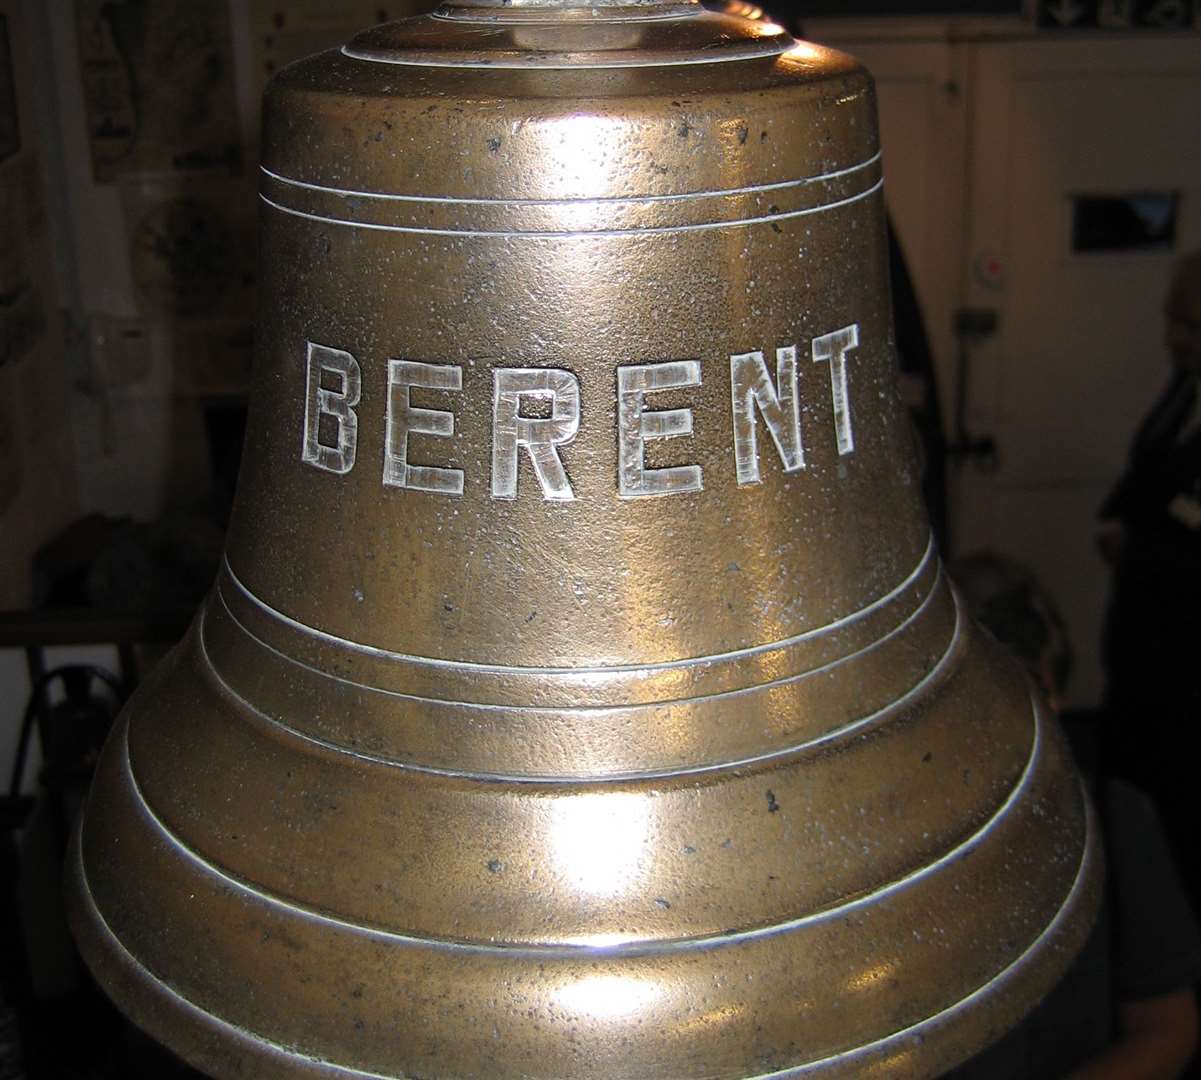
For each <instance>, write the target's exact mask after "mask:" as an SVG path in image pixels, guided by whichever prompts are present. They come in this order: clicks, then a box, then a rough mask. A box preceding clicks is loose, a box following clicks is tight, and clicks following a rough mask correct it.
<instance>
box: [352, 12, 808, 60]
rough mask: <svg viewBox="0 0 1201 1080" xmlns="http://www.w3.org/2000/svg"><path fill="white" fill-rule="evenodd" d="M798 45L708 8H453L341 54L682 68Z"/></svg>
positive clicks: (377, 32) (383, 30)
mask: <svg viewBox="0 0 1201 1080" xmlns="http://www.w3.org/2000/svg"><path fill="white" fill-rule="evenodd" d="M797 44H798V43H797V42H796V41H795V40H794V39H793V38H792V37H791V36H790V35H789V34H788V33H787V31H785V30H784V28H783V27H781V26H778V25H776V24H775V23H770V22H764V21H762V20H754V19H749V18H745V17H743V16H742V15H737V14H728V13H725V12H720V13H719V12H713V11H709V10H707V9H705V8H702V7H701V6H700V5H699V4H695V5H692V4H678V5H666V4H664V5H656V4H649V5H623V6H614V7H603V6H602V7H596V8H571V9H559V8H548V7H537V6H529V7H492V6H473V7H466V6H462V7H461V6H458V5H454V6H447V5H444V6H443V7H442V8H439V9H438V10H437V11H435V12H433V13H431V14H428V15H418V16H415V17H412V18H408V19H400V20H398V21H396V22H391V23H385V24H383V25H381V26H377V27H372V28H371V29H369V30H364V31H362V32H361V33H359V34H357V35H355V37H353V38H352V39H351V40H350V41H349V42H348V43H347V44H345V45H343V46H342V50H341V51H342V54H343V55H344V56H346V57H348V58H350V59H352V60H359V61H365V62H370V63H377V64H399V65H407V66H418V67H456V68H461V67H466V68H497V69H517V70H526V69H576V68H614V67H616V68H629V67H676V66H679V65H689V64H714V63H727V62H731V61H740V60H756V59H763V58H770V57H775V56H780V55H782V54H784V53H786V52H788V51H789V50H791V49H793V48H795V47H796V46H797Z"/></svg>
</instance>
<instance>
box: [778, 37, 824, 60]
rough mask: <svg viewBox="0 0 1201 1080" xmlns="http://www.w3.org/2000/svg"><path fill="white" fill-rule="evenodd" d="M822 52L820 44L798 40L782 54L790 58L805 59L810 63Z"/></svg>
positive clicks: (817, 58)
mask: <svg viewBox="0 0 1201 1080" xmlns="http://www.w3.org/2000/svg"><path fill="white" fill-rule="evenodd" d="M822 52H823V50H822V47H821V46H820V45H813V44H811V43H810V42H808V41H798V42H797V43H796V44H795V45H794V46H793V47H792V48H791V49H789V50H788V51H787V52H785V53H784V55H785V56H786V57H788V58H789V59H791V60H806V61H809V62H811V63H812V62H814V61H816V60H819V59H820V58H821V55H822Z"/></svg>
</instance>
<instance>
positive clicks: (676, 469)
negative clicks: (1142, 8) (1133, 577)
mask: <svg viewBox="0 0 1201 1080" xmlns="http://www.w3.org/2000/svg"><path fill="white" fill-rule="evenodd" d="M881 185H882V170H881V162H880V156H879V149H878V143H877V133H876V121H875V105H874V101H873V91H872V87H871V82H870V79H869V77H868V76H867V75H866V73H865V72H864V71H863V70H862V69H861V68H860V67H858V66H857V65H856V64H855V63H854V62H853V61H851V60H849V59H848V58H846V57H844V56H841V55H839V54H836V53H833V52H830V51H827V50H823V49H818V48H815V47H812V46H808V45H796V44H795V43H793V42H791V40H790V39H787V38H786V37H785V36H784V35H783V34H782V32H780V31H779V30H778V29H777V28H774V27H771V26H770V25H768V24H762V23H751V22H747V21H745V20H741V19H737V18H734V17H731V16H728V15H712V14H704V13H701V12H700V11H699V9H695V8H691V7H689V6H688V5H683V6H680V7H674V8H668V7H655V6H647V7H642V8H622V9H610V8H604V7H601V8H595V9H581V10H578V11H575V10H567V11H551V10H543V9H540V8H536V7H535V8H527V7H520V6H518V7H513V8H494V9H463V8H457V9H456V8H450V9H445V10H444V11H442V12H441V14H440V15H439V16H437V17H434V18H429V17H427V18H425V19H420V20H410V21H407V22H404V23H398V24H392V25H391V26H387V27H381V28H379V29H377V30H375V31H371V32H369V33H367V34H364V35H361V36H360V37H359V38H357V39H356V40H355V41H354V42H352V43H351V44H350V45H349V46H347V47H346V48H345V49H344V50H340V51H334V52H331V53H327V54H323V55H321V56H319V57H315V58H312V59H310V60H307V61H303V62H302V63H300V64H298V65H295V66H293V67H291V68H289V69H287V70H286V71H285V72H283V73H282V74H281V75H280V76H278V77H277V78H276V79H275V80H274V81H273V82H272V84H271V86H270V88H269V90H268V93H267V98H266V102H265V113H264V168H263V178H262V199H263V202H262V208H261V214H262V233H261V275H260V288H261V315H260V322H259V342H260V344H259V352H258V362H257V367H256V373H255V386H254V391H253V398H252V410H251V421H250V427H249V432H248V439H247V446H246V451H245V456H244V462H245V464H244V466H243V473H242V476H241V479H240V483H239V491H238V497H237V507H236V511H235V519H234V522H233V525H232V529H231V534H230V538H229V543H228V551H227V559H226V565H225V566H224V568H223V570H222V572H221V574H220V576H219V580H218V581H217V583H216V585H215V587H214V589H213V592H212V594H211V596H210V598H209V600H208V601H207V603H206V605H205V607H204V609H203V610H202V611H201V613H200V615H199V616H198V618H197V620H196V623H195V625H194V627H193V629H192V631H191V633H190V635H189V637H188V639H187V640H186V641H185V642H184V643H183V644H182V645H181V646H180V647H179V649H178V650H177V651H176V652H175V653H174V654H173V656H172V657H171V659H170V660H169V661H168V662H167V663H165V664H164V665H163V666H162V668H160V669H159V671H158V672H157V673H156V674H155V675H154V677H152V678H151V679H150V680H149V681H148V682H147V684H146V685H145V686H144V687H143V688H142V690H141V691H140V692H139V694H138V695H137V696H136V698H135V700H134V701H133V702H132V703H131V705H130V706H129V708H128V710H127V712H126V714H125V716H124V718H123V719H122V721H121V723H120V724H119V727H118V729H117V730H116V731H115V732H114V734H113V736H112V739H111V740H110V743H109V745H108V747H107V749H106V752H105V755H104V758H103V760H102V763H101V765H100V768H99V770H98V774H97V779H96V783H95V786H94V788H93V792H92V795H91V798H90V802H89V805H88V808H87V812H86V816H85V820H84V822H83V826H82V831H81V838H80V843H79V844H78V846H77V849H76V851H75V852H74V854H73V856H72V858H73V860H74V861H73V872H74V880H73V884H72V887H71V904H72V910H73V918H74V920H75V925H76V929H77V933H78V935H79V938H80V941H81V945H82V947H83V950H84V953H85V956H86V957H87V959H88V960H89V962H90V964H91V965H92V967H93V969H94V970H95V971H96V973H97V975H98V976H99V978H100V980H101V982H102V983H103V984H104V985H105V986H106V987H107V988H108V989H109V991H110V993H112V994H113V996H114V997H115V999H116V1000H117V1001H118V1003H119V1004H120V1005H122V1007H124V1008H125V1009H126V1010H128V1011H129V1012H130V1013H131V1015H132V1016H133V1017H134V1018H135V1019H136V1020H137V1021H138V1022H139V1023H140V1024H142V1025H143V1026H145V1027H146V1028H147V1029H148V1030H149V1031H150V1032H151V1033H152V1034H154V1035H155V1036H157V1037H158V1038H160V1039H161V1040H163V1041H164V1042H166V1043H167V1044H168V1045H170V1046H172V1047H174V1048H175V1049H176V1050H177V1051H178V1052H179V1053H181V1054H182V1055H183V1056H184V1057H185V1058H187V1059H188V1060H190V1061H192V1062H193V1063H195V1064H197V1065H198V1066H199V1067H200V1068H202V1069H204V1070H206V1071H208V1072H210V1073H211V1074H213V1075H215V1076H238V1077H276V1076H279V1077H283V1076H289V1077H290V1076H300V1075H313V1076H330V1077H333V1076H337V1077H354V1076H371V1077H398V1078H399V1077H412V1076H420V1077H425V1078H434V1077H439V1078H443V1077H445V1078H452V1077H453V1078H466V1077H487V1078H493V1080H509V1078H512V1080H516V1078H519V1077H521V1078H548V1080H550V1078H557V1080H567V1078H573V1080H574V1078H580V1080H583V1078H596V1080H601V1078H604V1080H616V1078H624V1077H630V1078H634V1077H644V1078H663V1080H667V1078H683V1077H707V1078H708V1077H711V1078H735V1077H752V1076H753V1077H766V1076H793V1075H828V1076H855V1077H861V1076H893V1075H896V1076H901V1075H904V1076H917V1075H936V1074H937V1073H939V1072H941V1071H942V1070H943V1069H945V1068H947V1067H949V1066H950V1065H952V1064H954V1063H955V1062H956V1061H958V1060H961V1059H963V1058H964V1057H966V1056H967V1055H969V1054H970V1053H972V1052H974V1051H975V1050H976V1049H978V1048H979V1047H980V1046H982V1045H983V1044H984V1043H985V1042H987V1041H988V1040H989V1039H991V1038H993V1037H995V1035H996V1034H998V1033H999V1032H1000V1031H1001V1030H1003V1029H1004V1028H1005V1027H1007V1026H1009V1025H1010V1024H1012V1023H1013V1022H1014V1021H1015V1020H1016V1019H1017V1018H1019V1017H1020V1016H1021V1015H1022V1014H1023V1013H1024V1012H1025V1011H1026V1010H1027V1009H1028V1008H1029V1007H1030V1006H1031V1005H1032V1004H1033V1003H1034V1002H1035V1001H1036V1000H1037V999H1038V997H1039V996H1040V995H1041V994H1042V993H1044V992H1045V991H1046V990H1047V989H1048V988H1049V987H1050V986H1051V985H1052V984H1053V982H1054V981H1055V979H1056V978H1057V977H1058V975H1059V974H1060V973H1061V972H1062V970H1063V968H1064V967H1065V965H1066V963H1067V961H1068V960H1069V959H1070V956H1071V954H1072V952H1073V950H1074V949H1075V948H1076V947H1077V946H1078V945H1079V943H1080V942H1081V940H1082V939H1083V936H1084V934H1085V932H1086V931H1087V928H1088V922H1089V919H1090V912H1091V908H1092V906H1093V904H1094V902H1095V898H1096V875H1097V865H1096V864H1097V859H1096V856H1095V853H1094V852H1093V847H1092V842H1091V840H1090V838H1089V829H1088V811H1087V808H1086V805H1085V802H1084V800H1083V798H1082V795H1081V791H1080V788H1079V785H1078V783H1077V782H1076V780H1075V778H1074V776H1073V774H1072V771H1071V767H1070V764H1069V763H1068V761H1067V758H1066V755H1065V751H1064V748H1063V745H1062V743H1061V741H1060V739H1059V737H1058V734H1057V732H1056V730H1055V727H1054V723H1053V722H1052V721H1050V720H1048V718H1047V717H1046V715H1045V714H1044V713H1043V712H1042V709H1041V707H1040V706H1039V705H1038V704H1036V703H1035V702H1034V701H1033V700H1032V698H1031V696H1030V692H1029V689H1028V687H1027V685H1026V683H1025V681H1024V680H1023V678H1022V677H1021V676H1020V674H1018V673H1017V671H1016V670H1015V669H1014V668H1013V667H1012V666H1011V665H1010V664H1009V662H1008V661H1005V660H1003V659H1002V658H1001V657H999V656H998V655H997V654H996V653H997V651H996V649H995V647H993V646H990V645H989V644H986V643H985V642H984V641H983V640H982V639H981V638H980V637H979V636H977V634H976V633H975V631H974V630H973V629H972V628H971V626H970V625H969V624H968V623H967V622H966V620H965V618H964V616H963V614H962V613H961V612H960V611H959V609H958V607H957V605H956V602H955V598H954V595H953V593H952V591H951V589H950V588H949V586H948V583H947V581H946V578H945V576H944V574H943V572H942V570H941V567H940V563H939V560H938V556H937V553H936V552H935V551H934V548H933V544H932V540H931V536H930V531H929V526H928V523H927V520H926V517H925V514H924V512H923V510H922V507H921V504H920V497H919V494H918V476H917V472H916V468H915V464H914V460H913V455H912V452H911V438H910V434H909V430H908V428H907V424H906V420H905V417H904V413H903V410H902V407H901V405H900V403H899V401H898V399H897V396H896V393H895V388H894V375H893V366H894V360H893V346H892V340H891V334H892V331H891V315H890V309H889V299H888V282H887V276H886V275H887V259H886V250H885V247H884V241H883V237H884V209H883V207H884V204H883V197H882V191H881Z"/></svg>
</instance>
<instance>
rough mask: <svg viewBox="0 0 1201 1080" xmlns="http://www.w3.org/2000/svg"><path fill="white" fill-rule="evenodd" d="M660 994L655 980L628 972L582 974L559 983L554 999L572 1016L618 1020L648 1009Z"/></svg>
mask: <svg viewBox="0 0 1201 1080" xmlns="http://www.w3.org/2000/svg"><path fill="white" fill-rule="evenodd" d="M661 993H662V991H661V989H660V987H659V986H658V985H656V984H655V983H653V982H646V981H644V980H642V979H634V978H631V977H629V976H627V975H585V976H584V977H583V978H582V979H576V980H574V981H573V982H570V983H567V984H566V985H565V986H560V987H559V988H558V989H557V990H556V991H555V1002H556V1004H558V1005H559V1007H560V1008H562V1009H564V1010H566V1011H567V1012H570V1013H573V1014H575V1015H581V1014H582V1015H584V1016H589V1017H593V1018H595V1019H597V1020H620V1019H622V1018H624V1017H629V1016H635V1015H637V1014H638V1013H640V1012H642V1011H643V1010H644V1009H648V1008H650V1006H651V1005H653V1004H654V1003H655V1002H656V1001H657V1000H658V998H659V995H660V994H661Z"/></svg>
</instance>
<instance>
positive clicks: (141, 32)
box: [75, 0, 242, 183]
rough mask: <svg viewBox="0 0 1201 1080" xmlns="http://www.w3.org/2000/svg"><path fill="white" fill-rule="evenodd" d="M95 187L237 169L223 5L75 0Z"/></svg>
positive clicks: (231, 78) (230, 59)
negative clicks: (140, 177)
mask: <svg viewBox="0 0 1201 1080" xmlns="http://www.w3.org/2000/svg"><path fill="white" fill-rule="evenodd" d="M75 10H76V25H77V34H78V39H79V67H80V77H81V79H82V83H83V96H84V105H85V109H86V112H87V120H88V128H89V138H90V141H91V151H92V173H93V176H94V178H95V180H96V182H97V183H110V182H112V181H113V180H115V179H116V178H117V177H120V176H128V175H130V174H135V175H136V174H144V173H158V172H171V171H178V172H193V171H198V170H210V169H220V170H224V171H226V172H238V171H240V169H241V167H242V147H241V133H240V131H239V129H238V112H237V100H236V90H235V77H234V60H233V42H232V34H231V25H230V14H229V5H228V4H226V3H215V2H212V0H206V2H203V3H197V2H188V3H156V2H155V0H76V9H75Z"/></svg>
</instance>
